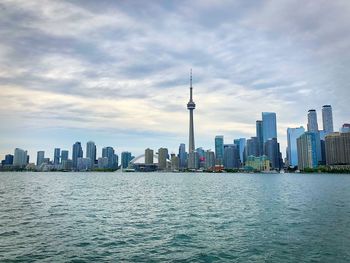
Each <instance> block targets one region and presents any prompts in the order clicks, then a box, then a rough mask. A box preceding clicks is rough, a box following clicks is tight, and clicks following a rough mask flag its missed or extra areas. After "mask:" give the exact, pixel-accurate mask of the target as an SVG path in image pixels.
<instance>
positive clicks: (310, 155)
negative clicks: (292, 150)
mask: <svg viewBox="0 0 350 263" xmlns="http://www.w3.org/2000/svg"><path fill="white" fill-rule="evenodd" d="M317 134H318V133H316V132H305V133H303V134H302V135H301V136H300V137H299V138H298V139H297V149H298V168H299V169H300V170H304V169H305V168H315V167H317V165H318V158H317V146H316V139H317V138H316V137H317Z"/></svg>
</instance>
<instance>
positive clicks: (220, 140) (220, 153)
mask: <svg viewBox="0 0 350 263" xmlns="http://www.w3.org/2000/svg"><path fill="white" fill-rule="evenodd" d="M215 158H216V160H215V164H217V165H222V164H223V161H224V136H223V135H217V136H215Z"/></svg>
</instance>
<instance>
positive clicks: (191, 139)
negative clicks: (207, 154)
mask: <svg viewBox="0 0 350 263" xmlns="http://www.w3.org/2000/svg"><path fill="white" fill-rule="evenodd" d="M195 108H196V104H195V103H194V101H193V98H192V69H191V74H190V100H189V102H188V103H187V109H188V110H189V111H190V129H189V144H188V152H189V153H191V152H193V151H194V149H195V147H194V124H193V110H194V109H195Z"/></svg>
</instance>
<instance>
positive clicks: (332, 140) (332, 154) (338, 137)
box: [325, 132, 350, 165]
mask: <svg viewBox="0 0 350 263" xmlns="http://www.w3.org/2000/svg"><path fill="white" fill-rule="evenodd" d="M325 150H326V163H327V165H350V132H345V133H340V132H335V133H331V134H329V135H327V136H326V141H325Z"/></svg>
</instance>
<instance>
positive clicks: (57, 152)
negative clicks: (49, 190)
mask: <svg viewBox="0 0 350 263" xmlns="http://www.w3.org/2000/svg"><path fill="white" fill-rule="evenodd" d="M60 155H61V149H60V148H55V150H54V154H53V164H56V165H57V164H59V163H60Z"/></svg>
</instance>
